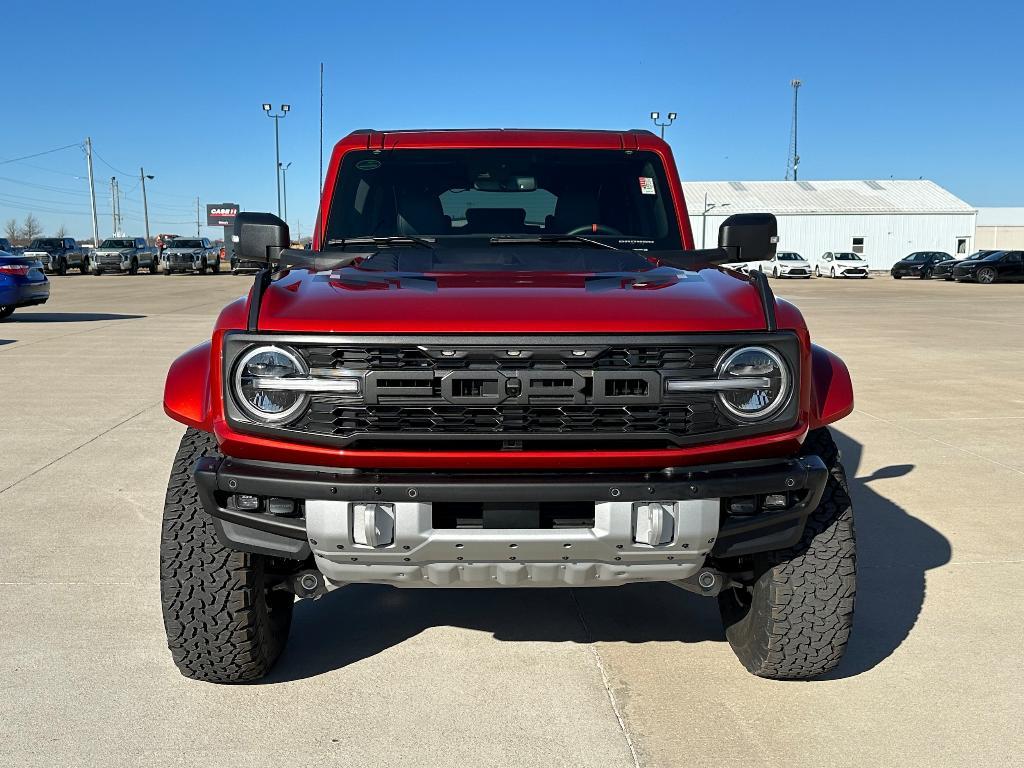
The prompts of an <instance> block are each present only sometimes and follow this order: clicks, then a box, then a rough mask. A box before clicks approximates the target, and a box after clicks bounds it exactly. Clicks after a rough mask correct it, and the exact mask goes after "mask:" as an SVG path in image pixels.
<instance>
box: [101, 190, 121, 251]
mask: <svg viewBox="0 0 1024 768" xmlns="http://www.w3.org/2000/svg"><path fill="white" fill-rule="evenodd" d="M110 226H111V231H110V234H111V235H116V234H117V176H111V177H110ZM97 245H99V243H97Z"/></svg>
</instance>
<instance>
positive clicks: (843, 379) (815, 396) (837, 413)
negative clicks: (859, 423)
mask: <svg viewBox="0 0 1024 768" xmlns="http://www.w3.org/2000/svg"><path fill="white" fill-rule="evenodd" d="M852 412H853V381H852V380H851V379H850V371H849V369H848V368H847V367H846V363H844V362H843V361H842V360H841V359H840V358H839V357H838V356H837V355H835V354H833V353H832V352H829V351H828V350H827V349H825V348H824V347H819V346H818V345H817V344H812V345H811V413H810V428H811V429H817V428H818V427H823V426H825V425H826V424H831V423H832V422H834V421H839V419H841V418H843V417H844V416H849V415H850V414H851V413H852Z"/></svg>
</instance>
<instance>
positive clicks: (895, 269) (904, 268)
mask: <svg viewBox="0 0 1024 768" xmlns="http://www.w3.org/2000/svg"><path fill="white" fill-rule="evenodd" d="M952 258H953V257H952V256H950V255H949V254H948V253H943V252H942V251H917V252H915V253H912V254H910V255H909V256H907V257H906V258H903V259H900V260H899V261H897V262H896V263H895V264H893V265H892V269H891V270H890V271H889V273H890V274H891V275H892V276H893V277H895V278H896V279H897V280H899V279H900V278H901V277H919V278H921V279H922V280H928V279H929V278H930V277H931V276H932V274H933V272H934V270H935V265H936V264H938V263H939V262H940V261H949V260H950V259H952Z"/></svg>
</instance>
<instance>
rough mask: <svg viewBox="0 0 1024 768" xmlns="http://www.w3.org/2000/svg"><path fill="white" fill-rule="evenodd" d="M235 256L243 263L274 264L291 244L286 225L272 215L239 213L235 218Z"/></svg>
mask: <svg viewBox="0 0 1024 768" xmlns="http://www.w3.org/2000/svg"><path fill="white" fill-rule="evenodd" d="M231 240H232V242H234V243H235V256H236V258H238V259H241V260H244V261H258V262H266V263H270V262H274V261H277V258H278V256H279V255H280V253H281V250H282V249H283V248H287V247H288V246H289V245H290V244H291V237H290V235H289V232H288V225H287V224H285V223H284V222H283V221H281V219H279V218H278V217H277V216H275V215H274V214H272V213H255V212H251V211H246V212H244V213H242V212H240V213H239V214H238V216H236V217H235V230H234V235H232V237H231Z"/></svg>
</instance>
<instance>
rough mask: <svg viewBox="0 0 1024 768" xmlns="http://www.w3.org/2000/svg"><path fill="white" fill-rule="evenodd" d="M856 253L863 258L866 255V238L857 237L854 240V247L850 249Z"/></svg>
mask: <svg viewBox="0 0 1024 768" xmlns="http://www.w3.org/2000/svg"><path fill="white" fill-rule="evenodd" d="M850 250H852V251H853V252H854V253H856V254H858V255H860V256H863V255H864V238H863V237H855V238H853V246H852V247H851V248H850Z"/></svg>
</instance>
